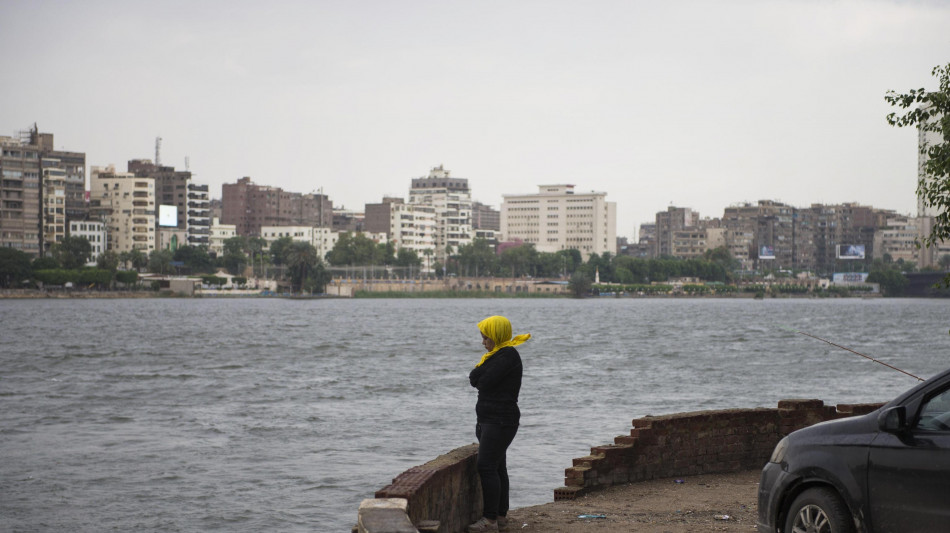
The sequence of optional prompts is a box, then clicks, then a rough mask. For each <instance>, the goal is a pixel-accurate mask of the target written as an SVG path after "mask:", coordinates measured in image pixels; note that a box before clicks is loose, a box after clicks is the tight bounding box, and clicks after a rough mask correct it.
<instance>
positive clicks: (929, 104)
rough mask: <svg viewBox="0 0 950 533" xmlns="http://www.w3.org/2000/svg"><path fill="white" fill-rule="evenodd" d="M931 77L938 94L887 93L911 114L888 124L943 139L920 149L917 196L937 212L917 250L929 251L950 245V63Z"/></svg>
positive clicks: (891, 116)
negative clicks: (922, 161) (920, 171)
mask: <svg viewBox="0 0 950 533" xmlns="http://www.w3.org/2000/svg"><path fill="white" fill-rule="evenodd" d="M931 74H933V76H934V77H935V78H937V81H938V83H939V89H938V90H936V91H927V90H926V89H923V88H921V89H911V90H910V91H909V92H907V93H904V94H899V93H897V92H895V91H888V92H887V94H886V95H885V96H884V100H886V101H887V103H889V104H891V106H894V107H899V108H900V109H905V110H908V111H906V112H904V113H903V114H898V113H897V112H894V113H890V114H889V115H887V123H888V124H890V125H891V126H896V127H898V128H903V127H907V126H916V127H917V128H918V129H919V130H922V131H924V132H933V133H937V134H939V137H940V138H939V140H938V141H937V142H930V143H928V142H923V143H921V147H920V153H921V154H922V155H925V156H926V162H925V163H924V165H923V176H921V178H920V180H919V181H918V182H917V195H918V197H919V198H921V199H922V200H923V204H924V205H925V206H927V207H930V208H934V209H935V210H936V216H935V217H934V224H933V227H932V229H931V231H930V234H929V235H927V236H925V237H924V238H923V239H922V241H919V242H918V246H924V247H926V248H931V247H933V246H936V245H938V244H940V243H941V242H950V63H948V64H947V65H945V66H938V67H934V69H933V71H931ZM912 107H913V109H911V108H912ZM924 138H926V135H925V136H924ZM943 285H944V286H950V274H948V275H947V276H945V277H944V279H943Z"/></svg>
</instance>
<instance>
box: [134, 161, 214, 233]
mask: <svg viewBox="0 0 950 533" xmlns="http://www.w3.org/2000/svg"><path fill="white" fill-rule="evenodd" d="M128 171H129V172H131V173H134V174H135V175H136V176H138V177H141V178H152V179H153V180H155V201H156V202H157V205H159V206H162V205H166V206H175V209H176V211H177V216H176V224H175V226H174V227H175V228H177V229H178V230H179V231H182V232H184V238H183V239H182V240H181V242H178V243H177V245H185V244H187V245H189V246H207V245H209V244H210V242H211V197H210V196H209V194H208V186H207V185H203V184H199V183H195V182H194V180H193V179H192V174H191V172H190V171H188V170H175V167H169V166H162V165H157V164H155V163H152V161H150V160H148V159H133V160H131V161H129V162H128ZM159 225H160V226H162V227H164V228H165V229H166V230H168V229H169V228H171V227H172V226H166V225H163V224H162V223H161V222H159ZM166 233H169V234H175V235H178V233H176V232H169V231H166ZM177 240H178V237H177V236H176V241H177ZM165 244H169V243H165Z"/></svg>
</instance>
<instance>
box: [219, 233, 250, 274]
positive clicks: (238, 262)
mask: <svg viewBox="0 0 950 533" xmlns="http://www.w3.org/2000/svg"><path fill="white" fill-rule="evenodd" d="M246 248H247V239H246V238H244V237H240V236H238V237H231V238H230V239H225V241H224V254H223V255H222V257H221V260H220V263H221V266H223V267H224V268H225V269H227V271H228V272H230V273H231V274H233V275H237V274H240V273H241V272H242V271H243V270H244V266H245V265H247V256H246V255H244V250H245V249H246Z"/></svg>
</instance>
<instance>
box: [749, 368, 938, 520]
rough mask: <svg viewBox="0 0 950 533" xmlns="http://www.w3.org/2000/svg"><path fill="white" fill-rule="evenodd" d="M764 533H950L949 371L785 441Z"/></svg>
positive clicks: (768, 468)
mask: <svg viewBox="0 0 950 533" xmlns="http://www.w3.org/2000/svg"><path fill="white" fill-rule="evenodd" d="M757 514H758V518H757V521H756V527H757V529H758V531H759V533H777V532H779V533H793V532H794V533H891V532H913V533H931V532H933V533H937V532H940V533H947V532H950V369H948V370H945V371H944V372H942V373H940V374H938V375H936V376H934V377H932V378H930V379H928V380H926V381H924V382H922V383H920V384H919V385H917V386H916V387H914V388H912V389H910V390H908V391H907V392H905V393H903V394H901V395H900V396H898V397H897V398H895V399H894V400H892V401H890V402H888V403H886V404H884V405H883V406H881V407H880V408H879V409H877V410H875V411H873V412H871V413H868V414H866V415H862V416H855V417H850V418H843V419H839V420H833V421H829V422H822V423H820V424H815V425H813V426H809V427H807V428H803V429H800V430H798V431H794V432H792V433H790V434H789V435H788V436H786V437H784V438H783V439H782V440H781V441H779V443H778V444H777V445H776V446H775V450H774V451H773V452H772V457H771V458H770V459H769V462H768V464H766V465H765V467H764V468H763V469H762V477H761V480H760V483H759V491H758V513H757Z"/></svg>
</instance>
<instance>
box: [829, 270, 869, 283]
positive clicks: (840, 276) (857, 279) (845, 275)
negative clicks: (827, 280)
mask: <svg viewBox="0 0 950 533" xmlns="http://www.w3.org/2000/svg"><path fill="white" fill-rule="evenodd" d="M867 280H868V273H867V272H835V273H834V274H833V275H832V276H831V281H832V282H833V283H864V282H866V281H867Z"/></svg>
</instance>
